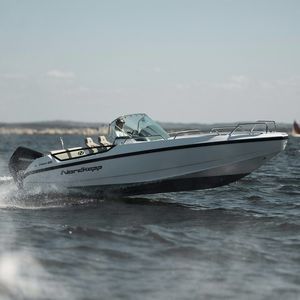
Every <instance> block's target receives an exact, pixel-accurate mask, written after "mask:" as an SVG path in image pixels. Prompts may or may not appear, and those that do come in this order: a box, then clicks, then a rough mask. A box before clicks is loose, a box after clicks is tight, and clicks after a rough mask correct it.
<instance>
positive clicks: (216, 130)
mask: <svg viewBox="0 0 300 300" xmlns="http://www.w3.org/2000/svg"><path fill="white" fill-rule="evenodd" d="M250 125H252V127H251V128H250V129H249V130H247V131H248V132H249V134H252V133H253V132H255V127H257V126H258V125H264V126H265V132H266V133H267V132H271V129H270V125H272V127H273V130H274V131H276V123H275V121H269V120H268V121H265V120H262V121H261V120H259V121H256V122H246V123H238V124H237V125H233V126H223V127H215V128H212V129H211V130H210V133H216V134H218V135H220V134H228V135H232V134H233V133H234V132H235V131H237V130H238V129H239V128H240V129H241V127H242V126H250ZM231 128H232V130H228V131H227V132H222V133H221V132H220V131H221V130H226V129H231Z"/></svg>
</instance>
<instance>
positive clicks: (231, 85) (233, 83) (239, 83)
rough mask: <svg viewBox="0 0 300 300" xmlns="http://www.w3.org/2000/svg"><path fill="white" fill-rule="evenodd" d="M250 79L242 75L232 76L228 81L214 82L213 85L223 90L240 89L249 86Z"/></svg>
mask: <svg viewBox="0 0 300 300" xmlns="http://www.w3.org/2000/svg"><path fill="white" fill-rule="evenodd" d="M249 83H250V80H249V79H248V78H247V77H246V76H244V75H237V76H232V77H231V78H230V79H229V80H228V81H226V82H223V83H219V84H216V85H215V87H218V88H222V89H225V90H242V89H245V88H247V87H248V86H249Z"/></svg>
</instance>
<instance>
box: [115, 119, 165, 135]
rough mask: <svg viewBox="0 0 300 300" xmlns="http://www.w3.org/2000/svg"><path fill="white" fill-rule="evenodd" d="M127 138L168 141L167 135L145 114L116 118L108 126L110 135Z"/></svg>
mask: <svg viewBox="0 0 300 300" xmlns="http://www.w3.org/2000/svg"><path fill="white" fill-rule="evenodd" d="M118 132H122V136H127V137H129V138H147V139H150V140H155V139H168V138H169V135H168V133H167V132H166V131H165V130H164V129H162V128H161V127H160V125H158V124H157V123H156V122H154V121H153V120H152V119H151V118H149V117H148V116H147V115H146V114H133V115H126V116H122V117H119V118H117V119H116V120H115V121H113V122H112V123H111V124H110V134H115V135H116V136H118V137H120V136H121V135H120V133H118Z"/></svg>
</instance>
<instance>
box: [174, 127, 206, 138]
mask: <svg viewBox="0 0 300 300" xmlns="http://www.w3.org/2000/svg"><path fill="white" fill-rule="evenodd" d="M195 132H202V131H201V130H200V129H190V130H182V131H176V132H169V135H171V134H172V135H173V134H175V135H174V137H173V139H174V140H175V139H176V137H177V136H178V135H181V134H186V133H187V134H189V133H195Z"/></svg>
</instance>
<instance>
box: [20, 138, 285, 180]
mask: <svg viewBox="0 0 300 300" xmlns="http://www.w3.org/2000/svg"><path fill="white" fill-rule="evenodd" d="M287 139H288V137H287V136H282V137H272V138H255V139H251V140H249V139H246V140H233V141H222V142H208V143H199V144H191V145H182V146H173V147H165V148H158V149H150V150H142V151H137V152H129V153H124V154H116V155H110V156H105V157H99V158H93V159H89V160H81V161H77V162H72V163H68V164H63V165H58V166H53V167H48V168H44V169H40V170H35V171H30V172H27V173H25V174H24V175H23V178H26V177H27V176H29V175H32V174H36V173H41V172H46V171H51V170H55V169H62V168H68V167H73V166H78V165H83V164H89V163H93V162H98V161H103V160H110V159H115V158H121V157H128V156H135V155H142V154H149V153H156V152H164V151H173V150H180V149H188V148H199V147H211V146H216V145H227V144H244V143H253V142H266V141H275V140H287ZM99 155H101V153H99Z"/></svg>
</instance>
